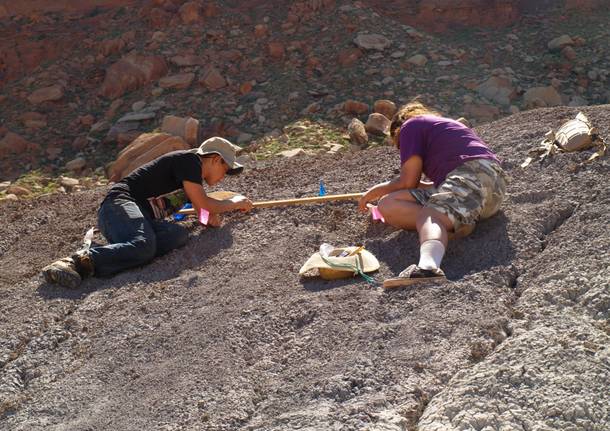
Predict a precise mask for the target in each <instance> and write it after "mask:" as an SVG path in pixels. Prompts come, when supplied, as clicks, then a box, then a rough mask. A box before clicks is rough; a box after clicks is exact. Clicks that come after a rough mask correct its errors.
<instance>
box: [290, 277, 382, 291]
mask: <svg viewBox="0 0 610 431" xmlns="http://www.w3.org/2000/svg"><path fill="white" fill-rule="evenodd" d="M368 275H370V276H374V275H375V273H371V274H368ZM301 284H302V285H303V288H304V289H305V290H308V291H309V292H324V291H327V290H332V289H336V288H337V287H344V286H349V285H351V286H353V285H355V284H362V285H365V286H366V285H368V286H371V285H370V284H367V283H366V281H365V280H364V279H362V277H360V276H355V277H349V278H342V279H338V280H324V279H322V278H320V277H303V278H301Z"/></svg>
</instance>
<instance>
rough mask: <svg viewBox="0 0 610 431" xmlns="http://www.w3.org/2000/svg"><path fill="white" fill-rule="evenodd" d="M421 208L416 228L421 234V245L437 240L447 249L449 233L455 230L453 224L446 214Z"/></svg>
mask: <svg viewBox="0 0 610 431" xmlns="http://www.w3.org/2000/svg"><path fill="white" fill-rule="evenodd" d="M420 208H421V211H419V213H418V214H417V219H416V227H417V232H418V233H419V243H420V244H423V243H424V242H426V241H429V240H437V241H440V242H442V243H443V245H444V246H445V247H447V232H449V231H452V230H453V222H452V221H451V220H450V219H449V217H447V216H446V215H445V214H443V213H441V212H439V211H437V210H435V209H432V208H422V207H420Z"/></svg>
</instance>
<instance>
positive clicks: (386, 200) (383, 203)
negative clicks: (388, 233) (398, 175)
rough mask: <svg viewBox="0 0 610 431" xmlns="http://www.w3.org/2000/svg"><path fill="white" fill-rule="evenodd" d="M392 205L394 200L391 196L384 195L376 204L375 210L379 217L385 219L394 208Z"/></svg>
mask: <svg viewBox="0 0 610 431" xmlns="http://www.w3.org/2000/svg"><path fill="white" fill-rule="evenodd" d="M394 203H395V200H394V198H392V195H385V196H384V197H382V198H381V199H379V201H378V202H377V208H378V209H379V212H380V213H381V215H382V216H384V217H385V218H387V217H388V215H389V214H390V212H391V211H392V208H393V207H394Z"/></svg>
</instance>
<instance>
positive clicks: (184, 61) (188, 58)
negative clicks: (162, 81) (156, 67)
mask: <svg viewBox="0 0 610 431" xmlns="http://www.w3.org/2000/svg"><path fill="white" fill-rule="evenodd" d="M169 61H170V62H172V63H173V64H175V65H176V66H179V67H184V66H196V65H199V64H202V63H203V60H202V59H201V57H199V56H197V55H194V54H185V55H175V56H173V57H172V58H170V59H169Z"/></svg>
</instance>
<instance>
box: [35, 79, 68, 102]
mask: <svg viewBox="0 0 610 431" xmlns="http://www.w3.org/2000/svg"><path fill="white" fill-rule="evenodd" d="M62 97H64V89H63V88H62V86H61V85H58V84H55V85H51V86H50V87H44V88H39V89H38V90H36V91H34V92H33V93H32V94H30V95H29V96H28V101H29V102H30V103H31V104H33V105H38V104H40V103H44V102H54V101H57V100H60V99H61V98H62Z"/></svg>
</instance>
